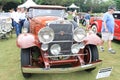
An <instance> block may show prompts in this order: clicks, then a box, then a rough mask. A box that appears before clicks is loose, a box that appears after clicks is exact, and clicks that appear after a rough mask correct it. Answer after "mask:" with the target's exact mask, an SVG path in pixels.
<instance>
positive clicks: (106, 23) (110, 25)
mask: <svg viewBox="0 0 120 80" xmlns="http://www.w3.org/2000/svg"><path fill="white" fill-rule="evenodd" d="M114 11H115V8H114V7H113V6H110V7H108V11H107V12H106V13H105V14H104V15H103V22H102V29H101V33H102V40H103V42H104V41H108V52H109V53H112V54H115V53H116V52H115V50H113V49H112V40H113V35H114V26H115V22H114V17H113V15H112V14H113V13H114ZM100 50H101V51H104V48H103V46H100Z"/></svg>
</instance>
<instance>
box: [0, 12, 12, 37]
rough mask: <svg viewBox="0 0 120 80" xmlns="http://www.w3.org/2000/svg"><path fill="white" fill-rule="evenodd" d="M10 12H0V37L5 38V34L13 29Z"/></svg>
mask: <svg viewBox="0 0 120 80" xmlns="http://www.w3.org/2000/svg"><path fill="white" fill-rule="evenodd" d="M11 23H12V21H11V18H10V13H0V39H1V38H7V37H6V36H7V35H8V34H9V33H10V32H11V31H12V30H13V27H12V25H11Z"/></svg>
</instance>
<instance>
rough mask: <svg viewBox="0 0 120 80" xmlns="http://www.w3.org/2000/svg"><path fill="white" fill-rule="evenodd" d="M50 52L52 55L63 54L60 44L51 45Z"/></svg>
mask: <svg viewBox="0 0 120 80" xmlns="http://www.w3.org/2000/svg"><path fill="white" fill-rule="evenodd" d="M50 52H51V54H52V55H59V54H61V53H60V52H61V47H60V45H59V44H53V45H52V46H51V47H50Z"/></svg>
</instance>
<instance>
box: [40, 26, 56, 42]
mask: <svg viewBox="0 0 120 80" xmlns="http://www.w3.org/2000/svg"><path fill="white" fill-rule="evenodd" d="M54 35H55V34H54V31H53V29H52V28H49V27H44V28H42V29H40V30H39V32H38V38H39V41H40V42H41V43H43V44H48V43H50V42H52V41H53V40H54Z"/></svg>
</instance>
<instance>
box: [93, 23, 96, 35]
mask: <svg viewBox="0 0 120 80" xmlns="http://www.w3.org/2000/svg"><path fill="white" fill-rule="evenodd" d="M92 31H93V32H94V33H95V34H97V26H96V25H92Z"/></svg>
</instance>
